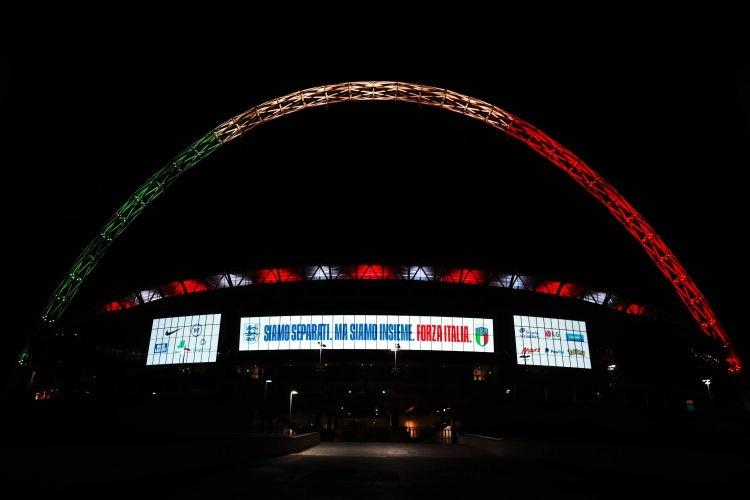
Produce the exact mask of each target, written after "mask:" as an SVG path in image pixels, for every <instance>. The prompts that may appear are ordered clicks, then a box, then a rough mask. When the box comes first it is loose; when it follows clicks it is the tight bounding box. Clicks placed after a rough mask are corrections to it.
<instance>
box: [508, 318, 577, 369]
mask: <svg viewBox="0 0 750 500" xmlns="http://www.w3.org/2000/svg"><path fill="white" fill-rule="evenodd" d="M513 329H514V331H515V337H516V356H518V357H517V358H516V359H517V362H518V364H519V365H534V366H560V367H563V368H589V369H590V368H591V353H590V352H589V334H588V332H587V331H586V322H584V321H576V320H570V319H558V318H539V317H536V316H513Z"/></svg>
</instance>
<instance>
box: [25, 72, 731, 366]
mask: <svg viewBox="0 0 750 500" xmlns="http://www.w3.org/2000/svg"><path fill="white" fill-rule="evenodd" d="M348 101H401V102H410V103H418V104H420V105H425V106H434V107H438V108H443V109H446V110H448V111H453V112H455V113H460V114H463V115H466V116H468V117H470V118H474V119H476V120H480V121H483V122H485V123H487V124H488V125H490V126H492V127H495V128H497V129H499V130H500V131H502V132H505V133H506V134H507V135H509V136H511V137H514V138H516V139H518V140H520V141H522V142H524V143H525V144H527V145H528V146H529V147H530V148H532V149H533V150H534V151H536V152H537V153H539V154H541V155H542V156H544V157H545V158H547V159H548V160H549V161H550V162H552V163H553V164H555V165H557V166H558V167H560V168H561V169H563V170H564V171H565V172H567V173H568V175H570V176H571V177H572V178H573V180H575V181H576V182H577V183H578V184H580V185H581V186H583V187H584V188H585V189H586V190H587V191H588V192H589V194H591V196H593V197H594V198H596V199H597V200H599V202H601V203H602V204H603V205H604V206H605V207H607V209H608V210H609V211H610V212H611V213H612V215H614V216H615V218H616V219H617V220H618V221H619V222H620V224H622V226H623V227H624V228H625V229H626V230H627V231H628V232H629V233H630V234H631V235H633V237H635V238H637V239H638V241H640V243H641V246H643V248H644V250H645V251H646V253H647V254H648V256H649V257H650V258H651V260H652V261H653V262H654V263H655V264H656V266H657V267H658V268H659V270H660V271H661V272H662V273H663V274H664V275H665V276H666V277H667V278H668V279H669V280H670V281H671V282H672V285H673V286H674V288H675V291H676V292H677V294H678V296H679V297H680V299H681V300H682V302H683V304H685V306H686V307H687V309H688V311H689V312H690V314H691V315H692V317H693V318H694V319H695V321H696V322H697V323H698V324H699V325H700V327H701V329H702V330H703V331H704V332H705V333H706V335H709V336H711V337H713V338H714V339H716V340H718V341H720V342H721V343H722V345H723V347H724V350H725V352H726V355H727V362H728V363H729V371H730V372H732V373H737V372H740V371H742V365H741V363H740V359H739V357H738V356H737V353H736V352H735V350H734V348H733V347H732V343H731V341H730V340H729V336H728V335H727V333H726V332H725V331H724V329H723V327H722V326H721V324H720V323H719V321H718V319H717V318H716V315H715V314H714V312H713V310H712V309H711V307H710V306H709V305H708V302H707V301H706V299H705V298H704V296H703V294H702V293H701V292H700V290H699V289H698V287H697V286H696V285H695V283H693V281H692V279H691V278H690V276H689V275H688V274H687V271H686V270H685V268H684V267H683V266H682V265H681V264H680V263H679V262H678V260H677V259H676V257H675V256H674V254H673V253H672V252H671V251H670V250H669V248H668V247H667V246H666V245H665V244H664V242H663V241H662V240H661V238H660V237H659V236H658V235H657V234H656V231H654V229H653V228H652V227H651V226H650V225H649V224H648V223H647V222H646V221H645V220H644V219H643V217H641V215H640V214H639V213H638V212H636V210H635V209H634V208H633V207H632V206H631V205H630V203H628V202H627V201H626V200H625V198H623V197H622V196H621V195H620V194H619V193H618V192H617V191H616V190H615V189H614V188H613V187H612V186H611V185H610V184H609V183H608V182H607V181H605V180H604V179H603V178H602V177H601V176H600V175H598V174H597V173H596V172H594V170H593V169H591V167H589V166H588V165H587V164H586V163H584V162H583V161H582V160H581V159H579V158H578V157H576V156H575V155H574V154H573V153H571V152H570V151H569V150H568V149H566V148H565V147H563V146H562V145H561V144H559V143H557V142H555V141H554V140H553V139H552V138H551V137H549V136H548V135H547V134H545V133H544V132H542V131H541V130H539V129H537V128H536V127H534V126H533V125H531V124H530V123H528V122H525V121H523V120H522V119H520V118H518V117H516V116H513V115H511V114H510V113H508V112H506V111H503V110H502V109H500V108H497V107H496V106H494V105H492V104H489V103H487V102H485V101H482V100H479V99H475V98H473V97H470V96H467V95H464V94H459V93H457V92H453V91H451V90H447V89H441V88H437V87H429V86H426V85H419V84H413V83H403V82H391V81H370V82H346V83H339V84H335V85H324V86H321V87H313V88H310V89H305V90H300V91H297V92H293V93H291V94H287V95H285V96H282V97H278V98H276V99H272V100H270V101H267V102H265V103H263V104H260V105H258V106H255V107H253V108H250V109H249V110H247V111H245V112H244V113H241V114H239V115H237V116H235V117H233V118H230V119H229V120H227V121H225V122H224V123H222V124H221V125H219V126H218V127H216V128H214V129H213V130H211V131H210V132H209V133H207V134H206V135H204V136H203V137H201V138H200V139H198V140H197V141H196V142H194V143H193V144H191V145H190V146H188V148H187V149H185V150H184V151H183V152H181V153H180V154H178V155H177V156H176V157H175V158H174V159H173V160H172V161H170V162H169V163H168V164H167V165H165V166H164V167H163V168H162V169H161V170H159V171H158V172H157V173H156V174H154V175H153V176H151V177H150V178H149V179H148V181H146V183H145V184H144V185H143V186H141V187H140V188H139V189H138V190H137V191H136V192H135V194H133V196H131V197H130V198H129V199H128V200H127V201H126V202H125V204H124V205H123V206H122V207H121V208H120V209H119V210H118V211H117V212H115V213H114V214H113V215H112V216H111V217H110V219H109V220H108V221H107V223H106V224H105V225H104V227H102V229H101V230H100V231H99V234H98V235H97V236H96V237H95V238H94V240H93V241H92V242H91V243H89V245H88V246H87V247H86V248H85V249H84V250H83V252H82V253H81V254H80V256H79V257H78V259H77V260H76V261H75V263H74V264H73V266H72V267H71V269H70V271H69V272H68V274H67V275H66V277H65V279H64V280H63V281H62V283H61V284H60V285H59V286H58V287H57V289H56V290H55V292H54V293H53V294H52V297H51V298H50V300H49V302H48V303H47V305H46V306H45V308H44V311H43V314H42V321H44V322H46V323H54V322H55V321H57V320H58V319H59V318H60V316H61V315H62V313H63V312H64V311H65V309H66V308H67V306H68V304H69V303H70V301H71V300H72V299H73V297H74V296H75V294H76V292H77V291H78V288H79V287H80V285H81V283H82V281H83V280H84V279H85V278H86V277H87V276H88V275H89V273H91V271H92V270H93V269H94V268H95V267H96V265H97V264H98V262H99V260H100V259H101V258H102V256H103V255H104V253H105V252H106V251H107V249H108V248H109V246H110V245H111V244H112V242H113V241H114V240H115V239H117V237H119V236H120V234H122V232H123V231H124V230H125V229H126V228H127V227H128V226H129V225H130V224H131V223H132V222H133V220H134V219H135V218H136V217H137V216H138V215H139V214H140V213H141V212H142V211H143V209H144V208H145V207H146V206H147V205H148V204H149V203H151V202H152V201H153V200H154V199H156V198H157V197H158V196H159V195H160V194H161V193H163V192H164V190H165V189H166V188H167V187H169V186H170V185H171V184H172V183H173V182H174V181H175V180H177V178H179V177H180V176H181V175H182V174H183V173H185V172H187V171H188V170H189V169H190V168H192V167H193V166H195V165H196V164H197V163H198V162H200V161H201V160H202V159H203V158H205V157H206V156H208V155H209V154H211V153H212V152H213V151H215V150H216V149H217V148H219V147H220V146H221V145H223V144H226V143H227V142H229V141H231V140H233V139H236V138H238V137H242V135H243V134H245V133H247V132H249V131H250V130H252V129H253V128H255V127H257V126H258V125H261V124H263V123H265V122H267V121H270V120H274V119H276V118H280V117H282V116H285V115H287V114H290V113H294V112H296V111H301V110H303V109H307V108H312V107H316V106H328V105H329V104H335V103H339V102H348ZM343 272H350V271H343ZM355 272H356V270H355ZM428 273H429V270H427V269H423V268H419V269H418V270H416V271H415V274H414V277H411V276H412V275H411V272H410V273H409V276H410V279H430V276H429V274H428ZM372 275H373V276H376V275H377V271H375V270H373V271H372ZM417 275H419V276H422V277H417ZM275 277H276V279H277V280H279V281H281V280H284V277H283V276H282V275H281V273H277V274H276V275H275ZM288 278H289V276H286V280H288ZM269 279H270V277H269ZM230 286H235V284H234V283H233V284H231V285H230ZM120 307H122V305H120ZM27 349H28V347H27V348H26V349H24V351H23V352H22V353H21V358H24V357H25V356H26V353H27Z"/></svg>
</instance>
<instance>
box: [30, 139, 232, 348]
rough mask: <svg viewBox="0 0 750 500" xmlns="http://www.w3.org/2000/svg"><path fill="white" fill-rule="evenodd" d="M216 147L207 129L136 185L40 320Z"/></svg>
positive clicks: (55, 311) (52, 316)
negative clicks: (162, 196) (148, 210)
mask: <svg viewBox="0 0 750 500" xmlns="http://www.w3.org/2000/svg"><path fill="white" fill-rule="evenodd" d="M219 146H221V142H220V141H219V140H218V139H217V138H216V135H215V134H214V133H213V131H211V132H209V133H208V134H206V135H204V136H203V137H201V138H200V139H198V140H197V141H195V142H194V143H193V144H191V145H190V146H189V147H188V148H187V149H185V150H184V151H183V152H181V153H180V154H178V155H177V156H175V157H174V158H173V159H172V161H170V162H169V163H167V164H166V165H165V166H164V167H162V168H161V170H159V171H158V172H157V173H156V174H154V175H153V176H151V177H150V178H149V179H148V181H146V183H145V184H143V185H142V186H141V187H140V188H138V190H137V191H136V192H135V193H134V194H133V195H132V196H131V197H130V198H128V200H127V201H126V202H125V203H124V204H123V205H122V206H121V207H120V209H119V210H117V211H116V212H115V213H114V214H113V215H112V216H111V217H110V218H109V220H108V221H107V223H106V224H104V226H103V227H102V228H101V229H100V230H99V233H98V234H97V235H96V237H95V238H94V239H93V240H92V241H91V243H89V244H88V246H87V247H86V248H85V249H84V250H83V252H81V254H80V255H79V256H78V258H77V259H76V261H75V263H74V264H73V266H72V267H71V268H70V271H68V274H66V275H65V278H64V279H63V281H62V283H60V285H58V287H57V289H56V290H55V292H54V293H53V294H52V297H51V298H50V299H49V301H48V302H47V305H46V306H45V308H44V311H43V313H42V321H44V322H45V323H50V324H52V323H55V321H57V320H58V319H59V318H60V315H62V313H63V312H64V311H65V309H66V308H67V307H68V304H69V303H70V301H71V300H72V299H73V297H74V296H75V294H76V292H77V291H78V289H79V288H80V286H81V283H82V282H83V280H84V279H85V278H86V277H87V276H88V275H89V273H91V271H92V270H93V269H94V268H95V267H96V265H97V264H98V263H99V260H100V259H101V258H102V256H103V255H104V253H105V252H106V251H107V250H108V249H109V247H110V246H111V245H112V243H113V242H114V241H115V240H116V239H117V238H118V237H119V236H120V235H121V234H122V232H123V231H125V229H127V227H128V226H129V225H130V224H131V223H132V222H133V220H135V218H136V217H138V215H140V213H141V212H142V211H143V209H144V208H146V207H147V206H148V205H149V203H151V202H152V201H154V200H155V199H156V198H157V197H158V196H159V195H160V194H161V193H162V192H164V190H165V189H166V188H167V187H169V186H170V185H171V184H172V183H173V182H174V181H176V180H177V179H178V178H179V177H180V176H181V175H182V174H184V173H185V172H187V171H188V170H189V169H190V168H191V167H193V166H194V165H196V164H197V163H198V162H199V161H201V160H202V159H203V158H205V157H206V156H208V155H209V154H211V153H212V152H214V151H215V150H216V149H217V148H218V147H219ZM24 352H25V351H24ZM19 361H20V360H19Z"/></svg>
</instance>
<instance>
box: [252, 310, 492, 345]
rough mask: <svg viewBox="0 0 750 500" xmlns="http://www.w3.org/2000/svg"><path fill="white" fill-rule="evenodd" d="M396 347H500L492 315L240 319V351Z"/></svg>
mask: <svg viewBox="0 0 750 500" xmlns="http://www.w3.org/2000/svg"><path fill="white" fill-rule="evenodd" d="M320 342H322V343H324V344H325V347H326V349H388V350H390V349H394V348H396V344H398V346H399V347H398V348H399V349H401V350H413V351H414V350H416V351H459V352H495V342H494V333H493V329H492V320H491V319H486V318H453V317H438V316H392V315H375V314H356V315H355V314H342V315H312V316H264V317H257V316H256V317H248V318H242V319H241V320H240V350H241V351H276V350H279V351H280V350H304V349H320V346H319V343H320Z"/></svg>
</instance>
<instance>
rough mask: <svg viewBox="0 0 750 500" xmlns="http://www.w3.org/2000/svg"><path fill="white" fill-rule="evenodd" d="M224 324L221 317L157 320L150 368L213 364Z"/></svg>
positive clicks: (152, 341)
mask: <svg viewBox="0 0 750 500" xmlns="http://www.w3.org/2000/svg"><path fill="white" fill-rule="evenodd" d="M220 324H221V314H201V315H196V316H178V317H174V318H156V319H154V321H153V323H152V324H151V340H150V341H149V345H148V356H146V364H147V365H173V364H180V363H213V362H214V361H216V349H217V348H218V345H219V326H220Z"/></svg>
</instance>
